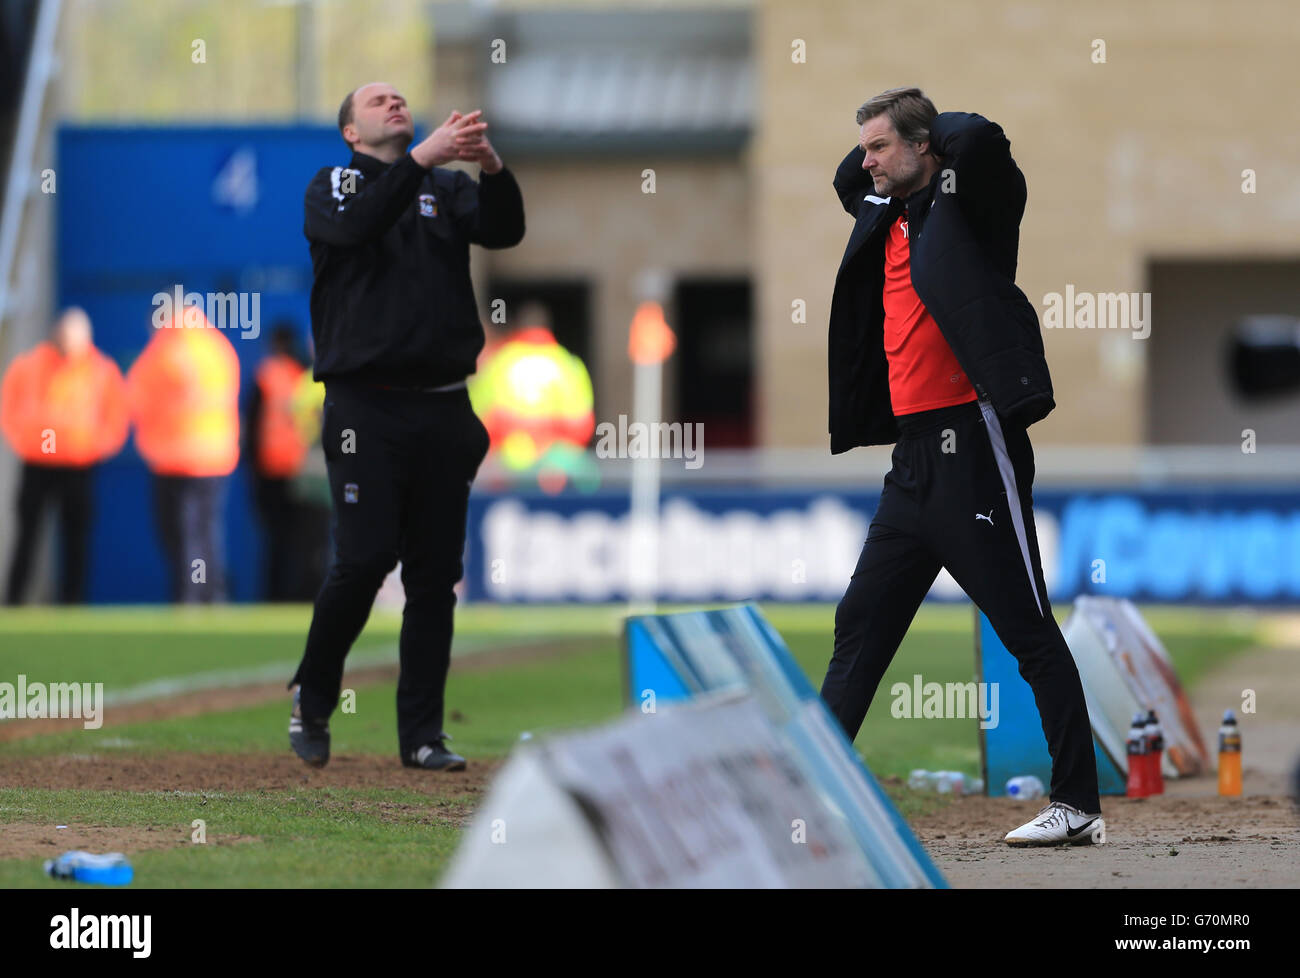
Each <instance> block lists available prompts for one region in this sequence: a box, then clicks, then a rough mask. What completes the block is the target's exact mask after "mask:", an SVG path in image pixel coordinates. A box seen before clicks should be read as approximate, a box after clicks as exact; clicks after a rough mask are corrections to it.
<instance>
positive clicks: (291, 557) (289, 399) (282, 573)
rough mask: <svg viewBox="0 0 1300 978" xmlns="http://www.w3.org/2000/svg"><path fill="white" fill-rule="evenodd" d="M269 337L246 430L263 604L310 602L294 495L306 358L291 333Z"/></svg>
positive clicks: (280, 329) (302, 451) (303, 444)
mask: <svg viewBox="0 0 1300 978" xmlns="http://www.w3.org/2000/svg"><path fill="white" fill-rule="evenodd" d="M270 335H271V352H270V353H269V354H268V355H267V356H266V357H264V358H263V359H262V361H261V362H260V363H259V364H258V365H257V373H256V378H255V383H254V384H253V390H252V395H251V397H250V399H249V406H248V424H247V426H246V428H245V431H246V433H247V438H248V458H249V461H250V463H251V467H252V470H253V500H254V502H255V503H256V506H257V511H258V514H259V515H260V516H261V519H262V523H263V526H264V529H265V533H266V536H265V540H266V550H265V553H266V560H265V567H266V599H267V600H268V601H301V600H308V601H309V600H311V598H312V597H314V591H313V590H310V587H309V589H308V590H307V593H305V594H304V593H303V591H304V588H303V585H302V583H301V578H302V577H303V575H302V574H300V573H299V568H300V567H301V566H302V565H301V562H300V561H299V559H298V553H299V550H300V547H299V541H300V538H301V534H302V531H303V529H304V525H303V524H304V514H303V512H302V511H303V506H302V504H301V501H300V500H299V498H298V494H297V492H296V491H295V480H296V479H297V478H298V476H299V475H301V473H302V469H303V463H304V462H305V461H306V459H307V449H308V446H309V441H308V439H307V438H306V437H304V432H303V431H301V430H300V428H299V424H298V417H297V414H296V412H295V408H294V402H295V398H296V397H297V396H298V393H299V390H300V388H301V385H302V382H303V379H304V377H308V376H309V374H308V369H307V364H306V358H305V357H303V356H302V355H301V354H300V353H299V352H298V343H297V339H296V335H295V331H294V329H293V327H292V326H290V325H287V324H279V325H277V326H275V327H273V328H272V330H271V334H270ZM319 583H320V582H319V581H317V582H316V584H318V585H319Z"/></svg>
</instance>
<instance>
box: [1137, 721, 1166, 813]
mask: <svg viewBox="0 0 1300 978" xmlns="http://www.w3.org/2000/svg"><path fill="white" fill-rule="evenodd" d="M1142 736H1143V739H1144V740H1145V741H1146V746H1147V754H1148V758H1147V778H1148V781H1147V788H1148V789H1149V790H1150V791H1151V794H1153V795H1163V794H1164V793H1165V775H1164V772H1163V771H1161V770H1160V759H1161V757H1163V756H1164V752H1165V732H1164V730H1162V729H1161V728H1160V721H1159V720H1158V719H1156V711H1155V710H1148V711H1147V722H1146V726H1145V727H1144V728H1143V731H1142Z"/></svg>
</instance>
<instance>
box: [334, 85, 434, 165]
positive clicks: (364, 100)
mask: <svg viewBox="0 0 1300 978" xmlns="http://www.w3.org/2000/svg"><path fill="white" fill-rule="evenodd" d="M339 133H340V134H341V135H342V136H343V141H344V142H345V143H347V144H348V146H350V147H351V148H352V149H353V150H355V151H357V152H360V153H367V154H369V155H371V156H375V157H377V158H379V159H385V160H389V161H390V162H391V160H392V159H396V158H397V157H398V156H400V155H401V154H402V153H403V152H404V151H405V150H406V147H407V146H409V145H410V143H411V140H412V139H413V138H415V123H414V121H413V120H412V119H411V110H410V109H409V108H408V107H407V105H406V99H404V98H403V97H402V95H401V93H400V92H398V91H397V89H395V88H394V87H393V86H392V85H389V84H388V83H387V82H369V83H368V84H365V85H362V86H361V87H360V88H356V89H353V90H352V91H350V92H348V94H347V96H346V97H345V98H344V99H343V104H342V105H340V106H339Z"/></svg>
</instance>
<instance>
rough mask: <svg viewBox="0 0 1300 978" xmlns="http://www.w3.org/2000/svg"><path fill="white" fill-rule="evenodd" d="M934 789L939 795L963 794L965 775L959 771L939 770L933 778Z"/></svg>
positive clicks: (964, 790) (964, 791)
mask: <svg viewBox="0 0 1300 978" xmlns="http://www.w3.org/2000/svg"><path fill="white" fill-rule="evenodd" d="M934 789H935V791H937V792H939V794H941V795H964V794H965V793H966V775H964V774H962V773H961V772H960V771H940V772H938V777H937V778H936V779H935V785H934Z"/></svg>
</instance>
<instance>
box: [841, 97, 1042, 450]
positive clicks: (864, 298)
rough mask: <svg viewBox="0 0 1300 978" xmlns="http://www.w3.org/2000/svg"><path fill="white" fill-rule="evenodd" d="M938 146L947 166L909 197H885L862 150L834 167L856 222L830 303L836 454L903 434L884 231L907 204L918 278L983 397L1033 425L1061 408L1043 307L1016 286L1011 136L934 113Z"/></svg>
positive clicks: (1021, 204) (1015, 172)
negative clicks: (890, 349) (891, 348)
mask: <svg viewBox="0 0 1300 978" xmlns="http://www.w3.org/2000/svg"><path fill="white" fill-rule="evenodd" d="M930 143H931V146H932V147H933V148H934V150H935V152H936V153H937V154H938V155H939V156H941V157H942V158H943V166H942V167H941V168H940V170H939V172H937V173H936V174H935V175H934V178H933V179H932V180H931V181H930V183H929V184H928V185H927V186H926V187H923V188H922V189H920V190H918V191H917V192H916V193H915V194H913V195H912V196H911V197H909V198H908V199H907V200H906V201H904V200H900V199H899V198H883V199H882V198H880V197H877V196H876V195H875V191H874V189H873V184H872V180H871V175H870V174H869V173H867V172H866V171H865V170H863V169H862V160H863V155H864V154H863V151H862V149H861V148H860V147H855V148H854V149H853V150H852V152H850V153H849V155H848V156H846V157H845V158H844V161H843V162H842V163H841V164H840V166H839V169H838V170H837V171H836V173H835V180H834V186H835V192H836V193H837V194H838V195H839V198H840V201H841V203H843V205H844V209H845V210H846V211H848V212H849V213H850V214H852V215H853V216H854V217H855V218H856V219H857V223H856V224H855V225H854V228H853V233H852V234H851V235H850V236H849V243H848V247H847V248H846V249H845V252H844V258H843V260H842V261H841V263H840V269H839V273H838V274H837V275H836V278H835V292H834V295H833V297H832V300H831V316H830V332H829V345H828V359H829V368H830V435H831V453H832V454H838V453H840V452H846V451H848V450H849V449H851V448H855V447H857V446H859V445H886V444H890V443H892V442H894V441H897V440H898V435H899V429H898V424H897V422H896V421H895V419H894V412H893V409H892V407H891V405H890V400H889V364H888V362H887V360H886V358H885V347H884V323H885V309H884V304H883V302H882V299H881V291H882V289H883V287H884V281H885V239H886V238H887V236H888V231H889V228H890V226H891V225H892V224H893V222H894V221H895V220H896V219H897V217H898V215H899V214H900V213H901V212H903V211H904V210H906V212H907V220H908V243H909V247H910V255H911V273H912V286H913V288H915V289H916V294H917V296H918V297H919V298H920V300H921V301H922V302H923V303H925V308H926V309H927V310H928V311H929V313H930V315H932V316H933V317H934V321H935V323H936V324H937V325H938V327H939V331H940V332H941V333H942V334H943V336H944V339H946V340H947V341H948V345H949V346H950V347H952V352H953V354H954V355H955V356H956V357H957V362H958V363H960V364H961V367H962V369H963V370H964V371H965V372H966V376H967V377H968V378H969V379H970V381H971V383H972V384H973V385H974V387H975V391H976V393H977V394H978V395H979V396H980V397H981V398H986V399H987V400H988V401H989V402H990V403H991V404H992V406H993V408H994V410H996V411H997V413H998V415H999V416H1001V417H1003V418H1006V419H1008V420H1010V421H1012V422H1015V423H1018V424H1021V425H1024V426H1026V427H1027V426H1029V425H1031V424H1033V423H1034V422H1035V421H1040V420H1042V419H1043V418H1045V417H1046V416H1047V415H1048V413H1049V412H1050V411H1051V410H1052V409H1053V408H1054V407H1055V406H1056V402H1055V401H1054V400H1053V397H1052V379H1051V376H1050V375H1049V374H1048V370H1047V359H1046V358H1045V356H1044V355H1043V338H1042V332H1041V331H1040V328H1039V323H1038V313H1037V311H1036V310H1035V309H1034V307H1033V305H1031V304H1030V302H1029V300H1028V299H1027V298H1026V297H1025V294H1024V293H1023V292H1021V291H1020V289H1019V288H1017V286H1016V283H1015V279H1016V255H1017V251H1018V249H1019V245H1020V218H1021V216H1022V215H1023V214H1024V211H1025V178H1024V176H1023V175H1022V174H1021V172H1020V169H1019V167H1017V166H1016V162H1015V160H1013V159H1012V158H1011V143H1010V142H1009V141H1008V140H1007V138H1006V136H1005V135H1003V133H1002V129H1001V127H1000V126H998V125H996V124H995V123H992V122H990V121H989V120H988V119H985V118H984V117H983V116H979V115H974V114H972V113H968V112H942V113H940V114H939V115H938V116H936V117H935V119H934V122H933V124H932V125H931V127H930ZM945 180H947V181H949V185H950V186H949V191H948V192H945V190H944V181H945Z"/></svg>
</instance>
